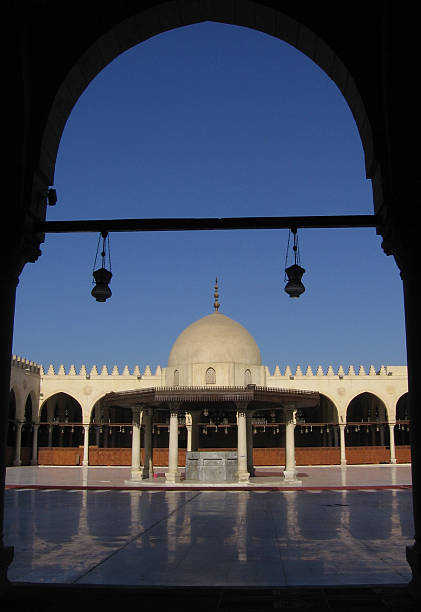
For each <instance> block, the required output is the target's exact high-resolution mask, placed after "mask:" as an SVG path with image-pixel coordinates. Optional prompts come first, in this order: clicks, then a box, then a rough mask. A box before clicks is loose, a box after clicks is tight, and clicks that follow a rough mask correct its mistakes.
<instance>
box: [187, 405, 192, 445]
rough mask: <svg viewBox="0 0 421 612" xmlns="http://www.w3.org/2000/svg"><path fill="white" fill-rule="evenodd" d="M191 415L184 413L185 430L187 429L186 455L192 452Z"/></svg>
mask: <svg viewBox="0 0 421 612" xmlns="http://www.w3.org/2000/svg"><path fill="white" fill-rule="evenodd" d="M192 426H193V421H192V415H191V413H190V412H186V429H187V447H186V450H187V452H188V453H190V452H191V450H192Z"/></svg>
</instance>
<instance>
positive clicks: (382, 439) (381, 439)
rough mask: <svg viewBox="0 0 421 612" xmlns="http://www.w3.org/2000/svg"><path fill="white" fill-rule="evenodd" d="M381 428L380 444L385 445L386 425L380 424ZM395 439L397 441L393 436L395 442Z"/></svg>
mask: <svg viewBox="0 0 421 612" xmlns="http://www.w3.org/2000/svg"><path fill="white" fill-rule="evenodd" d="M379 429H380V446H385V440H384V425H380V427H379ZM394 441H395V439H394V438H393V442H394Z"/></svg>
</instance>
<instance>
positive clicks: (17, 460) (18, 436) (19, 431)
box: [13, 421, 23, 465]
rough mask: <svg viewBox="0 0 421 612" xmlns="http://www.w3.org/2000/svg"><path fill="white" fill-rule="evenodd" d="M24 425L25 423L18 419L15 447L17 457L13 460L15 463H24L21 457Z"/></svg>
mask: <svg viewBox="0 0 421 612" xmlns="http://www.w3.org/2000/svg"><path fill="white" fill-rule="evenodd" d="M22 427H23V423H22V422H21V421H18V422H17V423H16V447H15V459H14V461H13V465H22V460H21V458H20V450H21V445H22Z"/></svg>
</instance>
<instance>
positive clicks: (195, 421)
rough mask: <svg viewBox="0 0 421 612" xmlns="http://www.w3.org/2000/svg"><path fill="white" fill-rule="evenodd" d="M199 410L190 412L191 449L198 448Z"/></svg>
mask: <svg viewBox="0 0 421 612" xmlns="http://www.w3.org/2000/svg"><path fill="white" fill-rule="evenodd" d="M199 418H200V413H199V412H192V413H191V450H192V451H198V450H199Z"/></svg>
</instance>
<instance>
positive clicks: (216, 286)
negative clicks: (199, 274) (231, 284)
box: [213, 277, 220, 312]
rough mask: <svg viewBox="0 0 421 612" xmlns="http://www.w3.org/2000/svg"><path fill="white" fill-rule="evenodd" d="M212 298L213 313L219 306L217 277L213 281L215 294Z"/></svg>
mask: <svg viewBox="0 0 421 612" xmlns="http://www.w3.org/2000/svg"><path fill="white" fill-rule="evenodd" d="M213 297H214V298H215V301H214V303H213V306H214V308H215V312H218V309H219V305H220V304H219V301H218V298H219V293H218V277H216V279H215V293H214V294H213Z"/></svg>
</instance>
